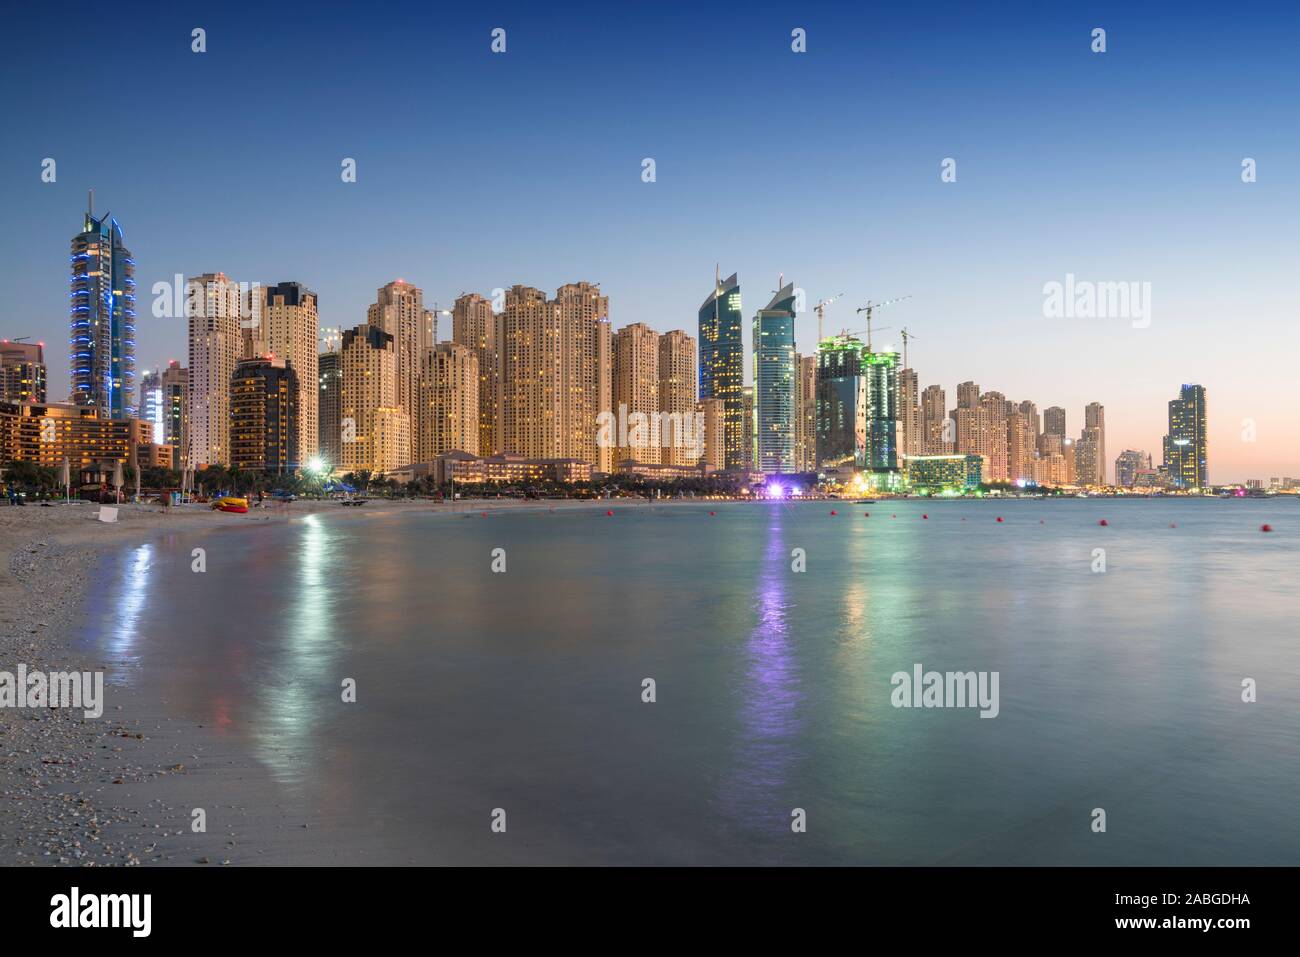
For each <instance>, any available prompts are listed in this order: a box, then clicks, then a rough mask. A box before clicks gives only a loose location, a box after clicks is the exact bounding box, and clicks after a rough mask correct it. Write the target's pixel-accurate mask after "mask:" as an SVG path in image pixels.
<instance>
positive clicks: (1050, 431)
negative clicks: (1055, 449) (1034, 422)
mask: <svg viewBox="0 0 1300 957" xmlns="http://www.w3.org/2000/svg"><path fill="white" fill-rule="evenodd" d="M1043 434H1044V435H1059V436H1061V437H1062V438H1064V437H1065V436H1067V435H1069V433H1068V432H1066V430H1065V410H1064V409H1062V408H1061V407H1060V406H1059V405H1054V406H1052V407H1051V408H1050V409H1044V410H1043Z"/></svg>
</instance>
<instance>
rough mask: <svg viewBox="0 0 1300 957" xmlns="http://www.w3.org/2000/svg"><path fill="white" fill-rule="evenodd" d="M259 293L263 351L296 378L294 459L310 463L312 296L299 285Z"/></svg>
mask: <svg viewBox="0 0 1300 957" xmlns="http://www.w3.org/2000/svg"><path fill="white" fill-rule="evenodd" d="M259 293H260V298H261V303H262V310H261V317H260V324H261V329H262V335H263V336H264V338H265V341H266V348H267V350H268V352H269V353H270V354H271V355H273V356H275V357H276V358H277V359H285V360H287V361H289V362H292V363H293V367H294V370H295V372H296V373H297V377H298V424H299V428H298V450H297V454H296V455H295V456H294V458H295V461H298V462H304V463H305V462H310V461H311V460H312V459H314V458H315V457H316V450H317V443H318V441H319V438H320V421H319V417H318V416H319V412H318V410H319V408H320V401H319V399H318V397H317V394H318V393H319V392H320V369H319V367H318V359H317V356H318V354H319V353H318V338H319V331H320V321H319V318H318V316H317V302H316V294H315V293H314V292H312V291H311V290H310V289H308V288H307V287H306V286H304V285H303V284H302V283H299V282H281V283H276V284H275V285H273V286H263V287H261V288H260V290H259ZM394 401H395V399H394Z"/></svg>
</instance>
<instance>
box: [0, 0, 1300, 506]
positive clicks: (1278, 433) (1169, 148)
mask: <svg viewBox="0 0 1300 957" xmlns="http://www.w3.org/2000/svg"><path fill="white" fill-rule="evenodd" d="M900 7H907V8H908V9H900ZM118 8H120V9H121V11H122V13H121V15H120V16H104V15H103V12H104V7H103V6H102V5H94V6H92V5H89V4H79V3H70V4H61V5H58V6H54V7H48V6H41V5H36V4H25V5H23V6H22V7H21V8H20V9H17V10H15V11H13V12H12V13H9V14H7V15H6V30H5V31H4V33H3V35H2V36H0V78H2V81H0V90H2V91H3V94H2V96H0V124H2V125H0V129H3V142H4V146H3V149H0V209H3V210H4V218H3V223H4V228H3V229H0V280H2V281H3V283H4V286H5V288H6V289H7V290H8V295H6V296H5V297H4V299H3V305H0V337H5V338H15V337H19V336H29V337H31V338H33V339H40V340H44V341H45V342H46V345H47V355H46V361H47V363H48V365H49V373H50V397H51V399H52V400H55V399H62V398H63V397H64V396H65V395H66V393H67V389H68V362H67V357H66V347H65V345H64V344H65V343H66V340H67V294H68V285H67V270H68V264H67V256H68V243H69V240H70V239H71V238H72V236H73V235H74V234H75V233H77V232H78V231H79V230H80V228H81V221H82V215H83V212H84V210H85V205H86V191H87V189H89V188H92V187H93V188H94V190H95V197H96V210H97V212H98V213H102V212H104V211H106V210H108V211H111V212H112V214H113V216H114V217H115V218H117V220H118V221H119V222H120V224H121V226H122V228H123V230H124V232H125V236H126V242H127V246H128V247H129V248H130V250H131V251H132V254H133V256H134V258H135V260H136V263H137V266H136V280H137V283H138V290H139V296H140V301H139V305H140V312H141V314H142V315H141V318H140V321H139V324H138V332H137V369H138V370H140V371H141V372H142V371H143V370H145V369H147V368H153V367H155V366H157V365H159V364H165V363H166V362H167V360H168V359H171V358H177V359H181V360H182V361H184V359H185V351H186V350H185V328H184V320H183V319H156V318H154V317H153V316H152V315H151V314H150V304H151V300H152V295H151V289H152V287H153V284H154V283H155V282H158V281H170V280H171V277H172V276H173V275H174V274H176V273H181V274H184V275H186V276H191V275H197V274H199V273H203V272H217V271H221V272H225V273H226V274H227V275H229V276H231V277H232V278H234V279H237V280H242V281H250V282H251V281H258V282H263V283H269V282H278V281H283V280H297V281H300V282H303V283H305V284H307V285H308V286H309V287H310V288H311V289H313V290H315V291H316V292H317V293H318V295H319V307H320V315H321V325H322V326H342V327H350V326H353V325H356V324H358V323H361V322H364V321H365V315H366V306H367V304H369V303H370V302H372V301H373V300H374V296H375V290H376V289H377V288H378V287H380V286H382V285H383V284H384V283H386V282H388V281H390V280H392V279H395V278H399V277H400V278H403V279H405V280H407V281H409V282H413V283H415V284H416V285H419V286H420V287H422V288H423V289H424V292H425V301H426V304H428V305H430V306H432V305H433V304H434V303H437V304H438V305H439V306H441V307H443V308H449V307H450V305H451V303H452V301H453V300H454V299H455V298H456V296H458V295H459V294H460V293H462V292H467V291H477V292H481V293H483V294H485V295H487V294H490V293H491V290H492V289H494V288H498V287H507V286H510V285H512V284H514V283H522V284H526V285H532V286H537V287H539V288H542V289H545V290H548V291H554V290H555V288H557V287H558V286H560V285H561V284H563V283H566V282H576V281H580V280H587V281H592V282H598V283H600V284H601V287H602V290H603V291H604V293H605V294H607V295H608V296H609V297H610V313H611V319H612V321H613V323H614V326H615V328H619V327H621V326H623V325H626V324H628V323H632V322H646V323H648V324H650V325H651V326H653V327H654V328H657V329H659V330H661V331H667V330H670V329H677V328H682V329H685V330H686V331H687V332H689V333H691V334H692V335H695V334H696V333H697V328H696V312H697V310H698V308H699V305H700V303H701V302H702V301H703V300H704V298H705V297H706V296H707V295H708V293H709V292H710V290H711V288H712V282H713V275H714V268H715V264H720V267H721V269H722V273H723V275H724V276H726V275H729V274H730V273H732V272H738V273H739V276H740V282H741V292H742V299H743V303H744V309H745V315H746V316H747V317H750V316H752V315H753V313H754V312H755V311H756V310H757V309H758V308H760V307H761V306H763V305H764V304H765V303H766V301H767V300H768V298H770V295H771V290H774V289H776V288H777V282H778V277H779V276H781V275H784V277H785V280H786V281H787V282H793V283H794V284H795V285H796V286H797V287H798V288H800V289H802V290H804V291H805V294H806V298H807V302H808V305H809V309H808V311H807V312H805V313H803V314H802V315H800V317H799V319H798V321H797V324H796V325H797V340H798V348H799V350H800V351H801V352H803V353H805V354H807V353H810V352H812V351H813V349H814V346H815V341H816V328H817V320H816V316H815V314H814V313H813V312H812V310H811V306H812V305H813V304H814V303H816V301H817V300H819V299H822V298H827V297H831V296H834V295H836V294H839V293H844V297H843V298H842V299H840V300H839V301H837V302H836V303H835V304H834V305H832V306H831V307H830V308H829V309H828V310H827V317H826V325H827V330H828V332H830V331H839V330H840V329H850V330H856V329H860V328H862V322H861V319H860V317H858V316H857V315H856V314H855V309H856V308H857V307H858V306H861V305H862V304H864V303H865V302H866V301H867V300H869V299H870V300H876V301H881V300H886V299H892V298H895V297H900V296H910V297H911V298H910V299H907V300H905V301H903V302H900V303H896V304H894V305H892V306H890V307H888V308H887V309H885V310H882V311H881V312H880V313H879V314H878V315H877V318H876V325H877V328H878V329H880V331H879V332H878V334H877V335H876V337H875V339H876V344H877V346H881V345H885V344H894V345H897V344H898V342H897V339H896V338H895V337H896V336H897V332H898V330H899V329H900V328H902V327H906V328H907V329H908V330H909V331H910V332H911V333H912V334H913V335H914V339H913V340H912V342H911V345H910V347H909V358H910V360H911V365H912V366H913V367H915V368H916V369H917V371H918V375H919V377H920V383H921V385H922V387H924V386H926V385H928V384H931V383H938V384H940V385H942V386H943V387H944V388H945V389H946V390H947V393H948V404H949V406H950V407H952V406H955V404H956V384H957V383H958V382H962V381H966V380H974V381H976V382H978V383H979V384H980V386H981V388H983V389H985V390H996V391H999V392H1002V393H1004V394H1005V395H1006V396H1007V397H1008V398H1010V399H1014V400H1016V401H1019V400H1022V399H1030V400H1032V401H1034V402H1036V403H1037V404H1038V407H1039V409H1040V410H1041V409H1044V408H1046V407H1048V406H1051V405H1060V406H1064V407H1065V408H1066V409H1067V410H1068V414H1069V418H1068V427H1069V431H1070V432H1071V433H1072V434H1077V433H1078V432H1079V430H1080V429H1081V428H1082V426H1083V407H1084V406H1085V405H1086V404H1087V403H1089V402H1092V401H1099V402H1101V403H1103V404H1104V405H1105V408H1106V425H1107V436H1106V451H1107V457H1108V459H1109V460H1110V461H1109V463H1108V470H1111V474H1113V460H1114V457H1115V456H1116V455H1117V454H1118V453H1119V452H1120V451H1121V450H1123V449H1125V448H1136V449H1142V450H1146V451H1148V452H1151V453H1152V454H1153V457H1154V458H1155V459H1156V461H1157V464H1158V461H1159V450H1160V438H1161V436H1162V435H1163V434H1164V432H1165V430H1166V424H1167V421H1166V415H1167V403H1168V401H1169V400H1170V399H1172V398H1174V397H1175V396H1176V395H1177V393H1178V389H1179V387H1180V385H1181V384H1182V383H1187V382H1195V383H1200V384H1202V385H1204V386H1205V387H1206V390H1207V396H1208V402H1207V404H1208V408H1209V427H1210V452H1209V460H1210V475H1211V479H1212V481H1214V482H1231V481H1242V480H1245V479H1248V478H1264V479H1267V478H1269V477H1271V476H1281V475H1294V476H1297V477H1300V416H1298V415H1297V414H1296V401H1295V385H1294V372H1293V366H1294V364H1295V358H1296V357H1297V355H1300V328H1298V324H1297V323H1296V321H1295V320H1296V319H1297V311H1298V310H1297V308H1296V292H1295V288H1296V283H1295V278H1294V277H1295V274H1296V252H1297V241H1296V228H1295V227H1296V215H1295V213H1296V210H1297V208H1300V207H1298V205H1297V201H1298V200H1300V187H1298V186H1297V181H1298V177H1297V173H1298V172H1300V123H1297V120H1298V119H1300V107H1298V106H1297V104H1300V65H1298V64H1300V60H1298V59H1297V57H1296V53H1295V51H1296V49H1297V48H1298V47H1300V42H1298V41H1300V13H1297V12H1296V11H1295V10H1294V9H1290V10H1289V9H1288V8H1287V6H1286V5H1283V4H1276V5H1274V4H1250V3H1245V4H1237V5H1235V6H1233V7H1232V9H1231V11H1225V9H1224V8H1222V7H1219V8H1217V9H1215V8H1212V7H1210V6H1208V5H1206V6H1200V5H1198V4H1186V3H1179V4H1172V3H1171V4H1146V3H1144V4H1083V3H1081V4H1064V3H1050V4H1044V3H1026V4H1018V3H999V4H981V5H976V4H947V3H926V4H915V5H910V4H909V5H899V4H856V3H854V4H849V3H844V4H816V3H811V4H810V3H780V4H778V3H754V4H747V5H740V4H709V3H689V4H687V3H655V4H638V5H630V4H608V3H606V4H595V3H592V4H566V3H557V4H546V5H541V4H518V5H514V4H492V3H487V4H478V3H476V4H461V5H456V6H445V7H439V6H437V5H433V4H428V3H421V4H405V3H380V2H376V3H371V4H367V5H358V4H343V3H337V4H336V3H328V2H325V3H312V4H296V3H292V2H289V3H277V4H222V5H216V4H210V3H202V4H198V3H184V2H180V3H172V4H166V5H163V4H139V3H130V2H127V3H122V4H119V5H116V6H115V9H118ZM196 27H201V28H202V29H204V30H205V31H206V41H207V51H206V52H204V53H194V52H192V50H191V44H192V39H191V36H192V33H191V31H192V30H193V29H194V28H196ZM1098 27H1100V28H1103V29H1104V30H1105V31H1106V50H1105V52H1104V53H1094V52H1093V51H1092V46H1093V43H1094V40H1093V30H1094V29H1095V28H1098ZM495 28H502V29H504V30H505V39H506V50H505V52H504V53H493V52H492V50H491V43H492V36H491V34H492V31H493V30H494V29H495ZM796 28H799V29H802V30H804V31H805V33H806V52H803V53H796V52H794V51H793V50H792V42H793V41H792V37H791V33H792V31H793V30H795V29H796ZM45 158H53V159H54V160H55V161H56V164H57V166H56V177H57V178H56V180H55V181H54V182H52V183H50V182H43V181H42V177H41V174H42V161H43V160H44V159H45ZM345 158H351V159H353V160H355V161H356V174H357V175H356V182H354V183H345V182H343V181H342V177H341V175H340V172H341V164H342V162H343V160H344V159H345ZM647 158H650V159H653V160H654V172H655V178H654V181H653V182H645V181H644V180H643V160H645V159H647ZM1246 158H1251V159H1253V160H1254V161H1255V171H1256V180H1255V182H1251V183H1245V182H1243V181H1242V163H1243V160H1244V159H1246ZM946 159H951V160H954V161H955V171H956V178H955V180H953V181H950V182H945V181H944V178H943V177H942V176H941V173H942V172H943V163H944V161H945V160H946ZM1068 274H1072V275H1073V276H1074V277H1075V281H1076V283H1077V282H1080V281H1088V282H1096V283H1106V282H1125V283H1128V282H1132V283H1137V284H1139V285H1138V287H1137V288H1144V287H1142V285H1141V284H1144V283H1149V284H1150V285H1149V287H1145V288H1149V289H1150V301H1149V304H1150V312H1149V316H1145V317H1143V316H1136V317H1127V318H1126V317H1104V318H1102V317H1087V316H1079V315H1075V316H1072V317H1052V316H1048V315H1045V309H1044V301H1045V295H1044V287H1045V285H1046V284H1048V283H1052V282H1058V283H1064V282H1065V281H1066V276H1067V275H1068ZM884 327H890V328H884ZM439 332H440V336H441V338H444V339H445V338H448V337H449V336H450V332H451V330H450V322H449V320H447V319H443V321H442V324H441V326H440V329H439ZM748 338H749V337H748V330H747V332H746V340H747V341H746V347H747V349H748V346H749V342H748ZM747 364H748V363H747Z"/></svg>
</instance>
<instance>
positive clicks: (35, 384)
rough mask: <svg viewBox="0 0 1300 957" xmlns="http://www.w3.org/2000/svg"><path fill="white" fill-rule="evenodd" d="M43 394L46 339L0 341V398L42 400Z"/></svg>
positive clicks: (1, 399) (44, 393)
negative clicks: (40, 340)
mask: <svg viewBox="0 0 1300 957" xmlns="http://www.w3.org/2000/svg"><path fill="white" fill-rule="evenodd" d="M45 395H46V392H45V343H43V342H10V341H9V340H8V339H5V340H4V341H3V342H0V402H44V401H45Z"/></svg>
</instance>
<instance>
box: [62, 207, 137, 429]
mask: <svg viewBox="0 0 1300 957" xmlns="http://www.w3.org/2000/svg"><path fill="white" fill-rule="evenodd" d="M94 213H95V210H94V205H93V202H92V203H91V205H90V207H89V208H88V209H87V211H86V217H85V220H84V222H83V228H82V231H81V232H80V233H78V234H77V235H76V236H74V237H72V257H71V260H70V263H71V273H72V275H71V279H70V284H71V287H72V289H71V293H70V295H69V301H70V305H69V316H70V324H71V333H70V335H69V337H68V353H69V358H70V359H71V366H72V401H73V402H74V403H75V404H77V405H86V406H93V407H95V408H96V409H98V410H99V413H100V415H103V416H107V417H110V418H114V419H123V418H134V417H135V415H136V411H137V410H136V403H135V278H134V276H135V260H134V259H132V258H131V253H130V251H129V250H128V249H127V248H126V246H125V245H124V244H123V239H122V227H121V226H119V225H118V224H117V220H116V219H111V218H110V217H109V216H108V215H107V214H105V215H104V216H103V217H102V218H100V219H96V218H95V215H94Z"/></svg>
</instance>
